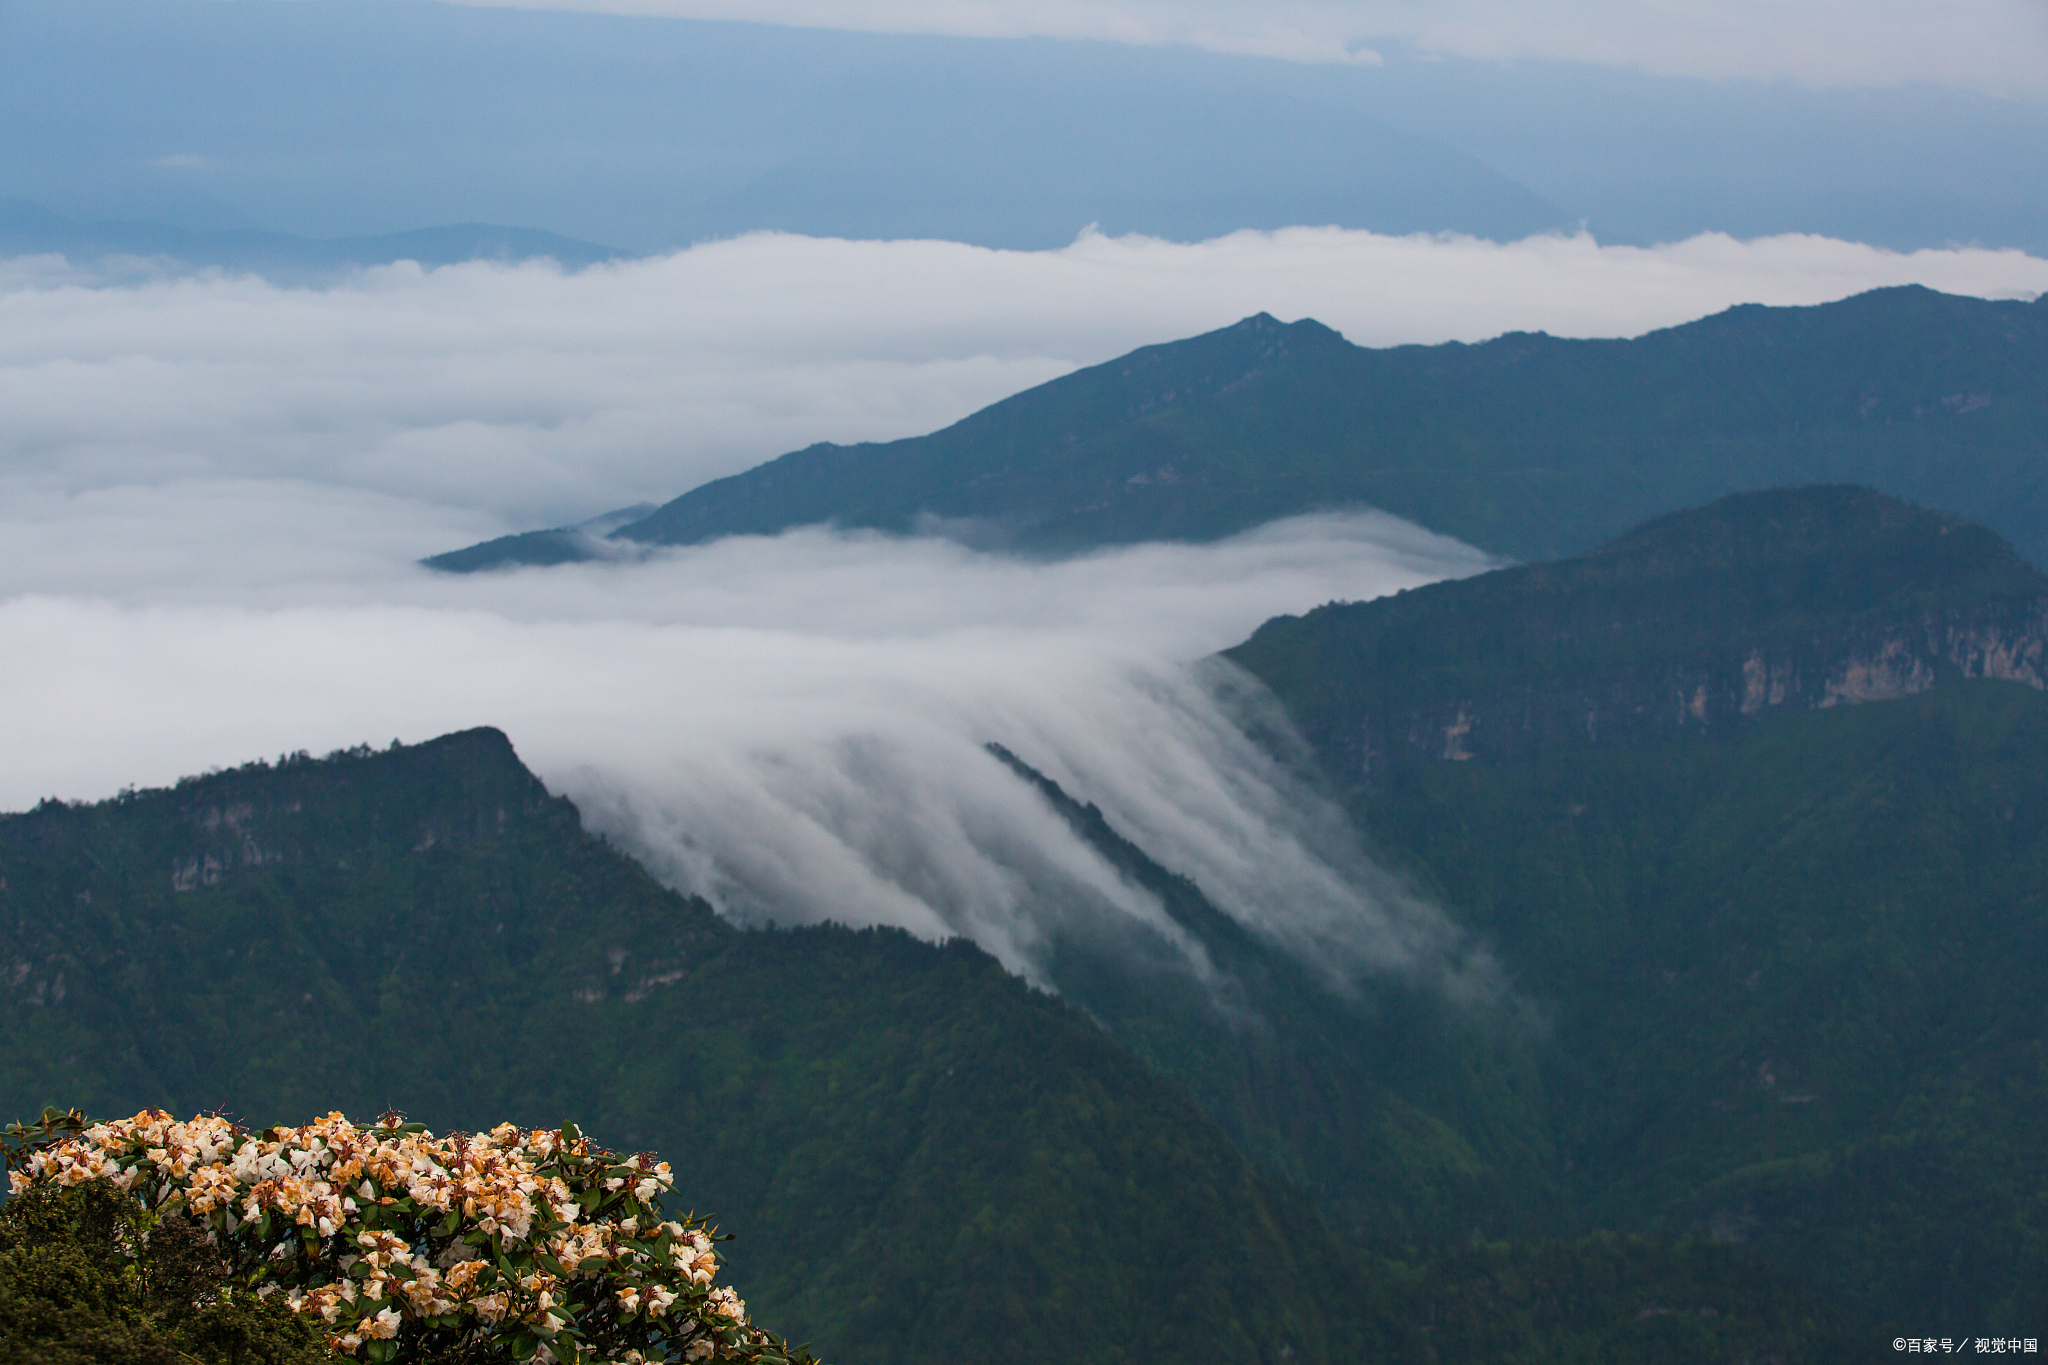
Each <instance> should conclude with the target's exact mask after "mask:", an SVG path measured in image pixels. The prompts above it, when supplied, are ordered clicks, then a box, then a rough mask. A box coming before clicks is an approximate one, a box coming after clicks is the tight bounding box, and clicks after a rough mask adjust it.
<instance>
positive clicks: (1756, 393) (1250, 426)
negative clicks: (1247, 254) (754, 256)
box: [427, 286, 2048, 570]
mask: <svg viewBox="0 0 2048 1365" xmlns="http://www.w3.org/2000/svg"><path fill="white" fill-rule="evenodd" d="M2044 422H2048V301H2044V300H2036V301H2035V302H2033V303H2031V304H2029V303H2020V302H2010V301H2008V302H1991V301H1986V300H1983V299H1972V298H1962V297H1957V296H1952V295H1944V294H1939V293H1936V292H1934V291H1932V290H1928V289H1923V288H1919V287H1917V286H1910V287H1901V288H1894V289H1880V290H1874V291H1871V292H1869V293H1866V294H1862V295H1858V296H1856V297H1854V298H1850V299H1845V300H1843V301H1841V302H1839V303H1832V304H1826V305H1821V306H1817V307H1809V308H1765V307H1761V306H1757V305H1747V306H1743V307H1737V308H1732V309H1729V310H1728V311H1726V312H1723V313H1719V314H1716V315H1714V316H1713V317H1709V318H1705V319H1702V320H1700V321H1698V322H1693V323H1688V324H1686V325H1684V326H1680V327H1673V328H1667V329H1664V330H1662V331H1657V332H1652V333H1649V334H1647V335H1645V336H1642V337H1638V338H1635V339H1633V340H1613V341H1582V340H1565V339H1560V338H1555V337H1550V336H1546V335H1544V334H1542V333H1534V334H1531V333H1512V334H1509V335H1507V336H1503V337H1499V338H1497V339H1495V340H1493V341H1489V342H1486V343H1484V344H1481V345H1476V346H1468V345H1463V344H1460V343H1451V344H1447V345H1442V346H1429V347H1424V346H1401V347H1392V348H1387V349H1377V350H1376V349H1367V348H1362V347H1358V346H1353V345H1351V344H1350V343H1349V342H1347V341H1345V340H1344V339H1343V338H1342V337H1341V336H1339V335H1338V334H1337V333H1335V332H1333V331H1331V330H1330V329H1328V328H1326V327H1323V326H1321V325H1320V324H1318V323H1316V322H1314V321H1312V320H1306V319H1305V320H1303V321H1300V322H1295V323H1291V324H1283V323H1281V322H1279V321H1277V320H1275V319H1273V318H1271V317H1268V316H1266V315H1263V314H1261V315H1259V316H1257V317H1253V318H1248V319H1246V320H1245V321H1243V322H1241V323H1238V324H1237V325H1236V326H1234V327H1230V328H1226V329H1223V330H1222V331H1218V332H1212V333H1209V334H1207V335H1205V336H1200V337H1194V338H1190V339H1188V340H1186V341H1179V342H1172V343H1168V344H1164V345H1159V346H1150V347H1146V348H1144V349H1142V350H1139V351H1135V352H1132V353H1131V354H1130V355H1127V356H1124V357H1122V358H1120V359H1118V360H1113V361H1110V362H1108V363H1107V364H1103V365H1098V366H1094V367H1092V368H1089V369H1086V370H1082V371H1079V372H1078V373H1075V374H1071V375H1067V376H1065V377H1063V378H1060V379H1056V380H1054V381H1052V382H1051V383H1048V384H1044V385H1040V386H1039V387H1037V388H1035V389H1031V390H1029V391H1027V392H1025V393H1021V394H1018V395H1016V396H1014V397H1012V398H1009V399H1006V400H1004V401H1003V402H1000V403H997V404H994V405H992V406H990V407H988V408H985V409H983V410H982V411H980V412H978V413H975V414H974V415H972V416H970V417H968V418H966V419H964V420H962V421H960V422H958V423H956V424H954V425H953V426H950V427H948V428H946V429H944V430H943V431H939V432H935V433H933V434H931V435H929V436H921V437H915V438H911V439H907V440H901V441H892V442H888V443H883V444H863V445H857V446H836V445H830V444H819V445H815V446H812V447H809V448H807V449H805V450H801V451H797V452H794V453H792V454H789V455H785V456H783V457H782V458H781V459H778V460H774V461H771V462H769V463H767V464H764V465H761V466H758V467H757V468H755V469H753V470H750V471H748V472H746V473H744V474H739V475H734V476H732V477H730V478H726V479H720V480H717V481H715V482H712V483H709V484H706V485H704V486H703V487H701V488H697V489H694V490H692V491H690V492H688V493H685V494H684V495H683V496H681V497H679V498H676V499H675V500H674V501H672V502H669V503H668V504H666V505H664V506H662V507H661V508H660V509H658V510H657V511H655V512H653V513H652V514H650V515H648V516H646V517H644V518H641V519H639V520H636V521H629V522H627V523H626V524H624V525H622V526H620V527H618V528H617V529H616V530H613V531H611V532H610V533H609V536H608V538H607V539H605V540H598V539H596V538H595V537H593V536H591V535H589V534H587V533H584V532H581V531H576V530H565V531H547V532H533V533H529V534H526V535H522V536H511V537H506V538H503V539H500V540H494V541H489V542H486V543H484V544H482V545H478V546H473V547H471V548H469V549H465V550H461V551H455V552H451V553H448V554H444V555H440V556H437V557H435V558H433V559H431V560H429V561H427V562H428V563H429V564H432V565H434V566H435V567H438V568H443V569H450V570H475V569H482V568H490V567H493V566H497V565H503V564H517V563H554V562H561V561H562V560H565V559H575V558H586V557H593V556H596V555H600V554H605V553H618V552H623V551H630V550H631V549H632V547H633V546H635V545H685V544H693V543H699V542H702V541H706V540H711V539H715V538H717V537H720V536H727V535H738V534H773V533H775V532H777V531H781V530H784V529H786V528H789V527H792V526H802V525H806V524H811V523H818V522H831V523H834V524H836V525H840V526H845V527H867V528H875V529H879V530H884V531H892V532H909V531H913V530H918V529H934V528H936V529H949V530H950V531H951V532H952V533H954V534H960V535H963V536H966V537H969V538H977V539H980V540H984V541H987V542H989V543H994V544H1000V545H1005V546H1010V547H1014V548H1018V549H1023V550H1027V551H1040V552H1047V551H1049V552H1070V551H1076V550H1083V549H1087V548H1090V547H1093V546H1099V545H1108V544H1120V543H1129V542H1133V541H1142V540H1155V539H1185V540H1206V539H1213V538H1215V537H1219V536H1224V535H1229V534H1231V533H1233V532H1237V531H1242V530H1245V529H1247V528H1249V527H1251V526H1255V525H1257V524H1259V523H1261V522H1264V521H1268V520H1272V519H1274V518H1278V517H1284V516H1288V515H1292V514H1296V513H1301V512H1307V511H1312V510H1315V509H1317V508H1327V507H1340V506H1347V505H1357V504H1364V505H1368V506H1371V507H1375V508H1379V509H1381V510H1383V511H1388V512H1392V513H1394V514H1395V515H1397V516H1401V517H1405V518H1408V519H1410V520H1412V521H1415V522H1418V523H1420V524H1421V525H1423V526H1425V527H1428V528H1429V529H1430V530H1433V531H1437V532H1440V533H1443V534H1447V535H1452V536H1456V537H1458V538H1459V539H1462V540H1464V541H1467V542H1468V543H1470V544H1473V545H1476V546H1478V547H1480V548H1481V549H1484V550H1487V551H1490V552H1493V553H1497V554H1502V555H1508V556H1512V557H1515V558H1542V557H1548V556H1554V555H1557V554H1560V553H1569V552H1574V551H1578V550H1582V549H1585V548H1588V547H1590V546H1592V545H1594V544H1597V543H1598V542H1600V541H1601V540H1604V539H1606V538H1607V537H1609V536H1612V535H1614V534H1616V533H1618V532H1619V531H1621V530H1622V529H1624V528H1625V527H1627V526H1628V525H1630V524H1631V523H1633V522H1635V521H1638V520H1640V519H1642V518H1644V517H1647V516H1653V515H1655V514H1657V513H1660V512H1665V511H1670V510H1673V509H1676V508H1679V507H1683V506H1686V505H1689V504H1692V503H1697V502H1699V501H1702V500H1704V499H1707V498H1711V497H1714V496H1717V495H1719V494H1722V493H1726V492H1730V491H1733V490H1737V489H1743V488H1762V487H1769V486H1772V485H1779V484H1787V483H1805V482H1820V481H1837V480H1853V481H1857V482H1863V483H1868V484H1871V485H1873V486H1876V487H1879V488H1883V489H1885V490H1887V491H1890V492H1893V493H1896V494H1899V495H1901V496H1906V497H1913V498H1917V499H1920V500H1922V501H1925V502H1927V503H1929V504H1932V505H1935V506H1940V507H1943V508H1946V509H1949V510H1952V511H1955V512H1959V513H1961V514H1963V515H1967V516H1972V517H1976V518H1980V519H1982V520H1983V521H1984V522H1985V523H1986V524H1987V525H1990V526H1992V527H1993V528H1994V529H1997V530H1999V531H2001V532H2002V533H2004V534H2006V535H2007V536H2009V537H2010V538H2011V539H2012V540H2013V542H2014V543H2015V544H2016V545H2017V546H2018V547H2019V548H2020V550H2021V552H2022V553H2023V554H2026V555H2028V556H2030V557H2032V558H2033V559H2034V560H2035V562H2036V563H2048V529H2044V528H2048V479H2044V477H2043V475H2042V469H2043V467H2044V465H2043V462H2044V459H2048V438H2044V436H2043V432H2044V429H2048V425H2044Z"/></svg>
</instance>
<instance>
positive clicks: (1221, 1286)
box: [0, 731, 1372, 1362]
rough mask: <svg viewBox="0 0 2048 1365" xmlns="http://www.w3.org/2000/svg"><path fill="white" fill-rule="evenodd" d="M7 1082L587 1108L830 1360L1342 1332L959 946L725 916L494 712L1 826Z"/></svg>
mask: <svg viewBox="0 0 2048 1365" xmlns="http://www.w3.org/2000/svg"><path fill="white" fill-rule="evenodd" d="M0 960H4V962H5V964H6V967H5V972H6V974H5V977H4V978H0V981H4V987H0V1035H4V1037H5V1040H6V1047H5V1048H4V1050H0V1104H4V1106H5V1108H6V1110H7V1111H8V1112H11V1113H15V1114H22V1113H27V1112H32V1111H34V1110H36V1109H38V1108H40V1106H41V1105H42V1104H44V1103H46V1102H60V1103H64V1104H75V1105H80V1106H83V1107H85V1108H87V1109H88V1110H89V1111H91V1112H93V1113H96V1114H113V1113H116V1112H122V1113H126V1112H133V1111H134V1110H135V1109H137V1108H140V1107H142V1106H144V1105H160V1106H163V1107H167V1108H170V1109H173V1110H177V1111H182V1112H191V1111H194V1110H196V1109H198V1108H200V1107H202V1106H205V1107H215V1106H221V1107H225V1108H227V1109H228V1110H231V1111H233V1112H236V1113H239V1114H241V1115H243V1116H245V1117H246V1118H247V1119H249V1120H250V1121H253V1122H256V1123H259V1124H261V1123H270V1122H274V1121H281V1120H284V1119H292V1120H294V1121H303V1120H304V1119H305V1118H307V1117H309V1116H311V1115H313V1114H315V1113H324V1112H326V1111H327V1110H328V1109H329V1108H337V1107H338V1108H342V1109H345V1110H347V1111H349V1112H351V1113H353V1114H358V1115H374V1114H375V1113H377V1112H378V1111H380V1110H383V1109H385V1108H388V1107H396V1108H400V1109H404V1110H406V1111H408V1112H409V1113H411V1114H412V1115H413V1116H414V1117H416V1118H419V1119H421V1120H424V1121H426V1122H428V1123H429V1124H430V1125H432V1126H434V1127H436V1128H449V1127H456V1126H467V1127H476V1126H479V1125H485V1124H489V1123H493V1122H497V1121H501V1120H503V1119H506V1118H511V1119H513V1120H515V1121H519V1122H523V1123H536V1124H537V1123H558V1122H560V1121H562V1120H563V1119H564V1118H578V1119H580V1120H581V1121H582V1122H584V1123H585V1124H586V1126H587V1127H588V1128H589V1129H590V1130H591V1131H592V1132H593V1134H594V1135H596V1136H599V1137H600V1138H601V1139H603V1140H606V1141H609V1142H611V1143H613V1144H615V1145H618V1146H621V1147H624V1148H626V1149H628V1150H632V1149H636V1148H640V1147H650V1148H654V1149H656V1150H658V1151H660V1152H661V1153H662V1155H663V1156H664V1157H666V1158H667V1159H669V1160H670V1161H672V1162H673V1163H674V1164H675V1167H676V1170H677V1172H678V1182H677V1184H678V1189H679V1191H682V1192H683V1193H682V1197H683V1198H685V1199H687V1200H690V1201H693V1202H694V1203H695V1204H696V1205H697V1207H698V1209H699V1210H700V1211H709V1212H714V1213H716V1214H717V1215H719V1216H720V1217H722V1218H723V1219H725V1220H726V1221H727V1222H728V1223H729V1224H730V1225H731V1226H732V1227H733V1228H735V1229H736V1230H741V1231H743V1232H744V1234H745V1235H744V1237H743V1238H742V1240H740V1241H739V1242H736V1243H734V1244H733V1246H732V1248H731V1251H732V1253H733V1254H732V1257H731V1261H732V1266H733V1274H734V1279H735V1283H737V1284H739V1285H741V1286H742V1287H743V1291H744V1292H745V1293H746V1295H747V1296H748V1298H749V1300H750V1301H751V1302H753V1303H754V1304H755V1305H756V1308H757V1310H758V1311H759V1312H760V1313H761V1314H762V1316H763V1317H764V1318H767V1317H769V1316H770V1315H771V1313H772V1315H773V1320H775V1321H777V1322H779V1323H786V1324H788V1325H789V1329H790V1331H791V1332H792V1333H793V1334H795V1335H796V1336H798V1337H803V1336H809V1337H812V1338H814V1339H815V1340H816V1341H817V1343H818V1344H819V1346H820V1348H821V1349H824V1350H826V1351H828V1352H829V1354H830V1356H831V1357H832V1358H834V1359H837V1360H844V1361H876V1362H879V1361H884V1360H887V1361H906V1360H949V1359H960V1358H973V1359H981V1360H1014V1361H1020V1362H1021V1361H1036V1360H1044V1359H1050V1358H1063V1359H1080V1360H1123V1359H1131V1358H1136V1356H1137V1354H1139V1353H1140V1351H1141V1347H1142V1346H1143V1345H1145V1344H1148V1343H1149V1344H1150V1346H1151V1347H1152V1348H1154V1349H1157V1350H1160V1351H1164V1352H1165V1353H1166V1354H1167V1355H1168V1356H1169V1357H1171V1358H1186V1359H1194V1358H1203V1359H1218V1360H1244V1361H1255V1360H1273V1359H1277V1358H1279V1357H1278V1355H1277V1353H1278V1352H1280V1351H1281V1350H1282V1349H1283V1348H1285V1349H1286V1350H1289V1351H1292V1352H1293V1353H1294V1354H1295V1356H1296V1357H1297V1358H1303V1359H1314V1360H1344V1359H1353V1358H1356V1355H1357V1352H1358V1351H1359V1350H1361V1349H1364V1348H1365V1347H1366V1345H1368V1344H1369V1343H1368V1342H1367V1341H1366V1340H1365V1339H1364V1338H1363V1337H1362V1336H1361V1333H1364V1332H1366V1331H1367V1330H1368V1326H1369V1324H1370V1320H1371V1316H1372V1305H1371V1303H1370V1301H1369V1299H1368V1297H1367V1295H1366V1294H1365V1292H1364V1291H1363V1289H1362V1288H1361V1286H1360V1283H1359V1281H1358V1280H1357V1278H1356V1277H1357V1266H1356V1263H1355V1262H1354V1261H1353V1260H1351V1259H1350V1258H1349V1257H1348V1256H1347V1255H1346V1254H1344V1253H1341V1252H1340V1251H1339V1250H1338V1248H1337V1246H1336V1244H1335V1243H1334V1242H1333V1240H1332V1239H1331V1237H1330V1234H1329V1233H1328V1232H1327V1231H1325V1230H1324V1228H1323V1226H1322V1224H1321V1221H1320V1220H1319V1219H1318V1218H1317V1217H1316V1215H1315V1214H1314V1213H1313V1212H1312V1211H1311V1210H1310V1209H1309V1208H1308V1206H1307V1204H1306V1203H1305V1201H1303V1200H1301V1199H1300V1198H1299V1197H1298V1196H1295V1195H1292V1194H1290V1193H1288V1192H1287V1191H1285V1190H1282V1189H1280V1188H1278V1187H1276V1186H1273V1185H1271V1184H1270V1183H1269V1182H1266V1181H1263V1180H1261V1179H1260V1178H1259V1177H1257V1176H1256V1175H1254V1174H1253V1172H1252V1171H1251V1169H1250V1168H1249V1166H1248V1165H1247V1164H1246V1162H1245V1161H1244V1160H1243V1158H1242V1157H1240V1156H1239V1155H1238V1153H1237V1152H1236V1150H1235V1149H1234V1148H1232V1147H1231V1145H1230V1144H1229V1143H1228V1142H1227V1141H1226V1140H1225V1139H1224V1138H1223V1137H1222V1135H1221V1134H1220V1133H1218V1132H1217V1131H1216V1130H1215V1129H1214V1127H1213V1126H1211V1125H1209V1124H1207V1123H1206V1122H1204V1121H1203V1120H1202V1118H1201V1116H1200V1114H1199V1113H1198V1112H1197V1111H1196V1110H1195V1109H1194V1108H1193V1106H1192V1105H1190V1104H1189V1103H1188V1102H1186V1101H1185V1100H1183V1099H1182V1098H1181V1097H1180V1096H1179V1095H1178V1094H1177V1093H1176V1092H1174V1091H1173V1090H1172V1089H1171V1088H1169V1087H1168V1086H1167V1085H1165V1084H1164V1083H1162V1082H1160V1081H1158V1080H1156V1079H1154V1078H1153V1077H1152V1076H1151V1075H1150V1074H1149V1073H1148V1072H1147V1071H1146V1070H1145V1069H1144V1068H1143V1067H1141V1066H1140V1065H1138V1064H1137V1063H1136V1062H1134V1061H1132V1060H1130V1059H1128V1058H1126V1057H1125V1056H1124V1055H1123V1054H1122V1053H1121V1052H1119V1051H1118V1049H1117V1048H1116V1047H1115V1045H1114V1044H1113V1043H1112V1042H1111V1041H1110V1040H1109V1039H1108V1038H1106V1037H1105V1036H1103V1035H1102V1033H1101V1032H1100V1031H1099V1030H1097V1029H1096V1028H1095V1027H1094V1026H1093V1025H1092V1024H1090V1023H1089V1022H1088V1021H1087V1020H1086V1019H1085V1018H1083V1017H1082V1016H1080V1015H1078V1014H1076V1013H1074V1012H1073V1011H1071V1010H1069V1009H1068V1008H1066V1007H1065V1006H1064V1005H1062V1004H1061V1003H1060V1002H1058V1001H1057V1000H1054V999H1052V998H1050V997H1047V996H1044V995H1041V994H1038V993H1036V992H1033V991H1032V990H1030V989H1029V988H1027V987H1026V986H1025V985H1023V983H1021V982H1019V981H1017V980H1016V979H1014V978H1012V977H1010V976H1009V975H1007V974H1006V973H1005V972H1004V971H1003V970H1002V969H1001V968H1000V967H999V966H998V965H997V964H996V963H995V962H994V960H993V959H990V958H989V957H987V956H986V955H984V954H983V953H981V952H980V951H979V950H977V949H975V948H973V947H972V946H970V945H968V944H965V943H955V944H952V945H949V946H947V947H943V948H938V947H932V946H930V945H927V944H923V943H918V942H915V941H913V940H911V939H909V938H908V937H906V936H904V935H902V934H900V933H894V932H865V933H855V932H851V931H848V930H843V929H807V930H798V931H792V932H770V933H751V934H742V933H738V932H736V931H734V930H732V929H730V928H729V927H727V926H726V925H725V924H724V923H723V922H721V921H720V920H718V919H717V917H716V916H715V915H713V913H712V912H711V910H710V909H709V907H707V906H705V905H704V904H703V903H702V902H696V901H688V900H685V899H683V898H682V897H679V896H677V895H675V894H673V893H671V892H669V891H666V890H664V889H663V888H661V887H660V886H658V885H656V884H655V883H654V882H653V880H652V879H651V878H649V877H648V876H647V875H646V874H645V873H644V872H643V871H642V870H641V869H640V868H639V866H638V865H637V864H634V863H633V862H631V861H630V860H628V859H626V858H625V857H623V856H622V855H620V854H619V853H617V852H615V851H614V850H612V849H610V848H609V847H606V846H605V845H604V844H602V843H601V842H600V841H598V840H597V839H595V838H593V837H591V836H589V835H586V834H585V833H584V832H583V831H582V829H581V828H580V826H579V825H578V822H577V817H576V812H575V811H574V809H573V808H572V807H571V806H570V805H569V804H568V803H567V802H566V801H562V800H558V799H553V798H550V797H549V796H548V795H547V793H546V792H545V790H544V789H543V788H542V787H541V785H540V783H539V782H538V781H536V780H535V779H534V778H533V777H532V775H531V774H529V773H527V772H526V771H525V769H524V768H523V767H522V766H521V765H520V764H519V763H518V761H517V759H516V758H515V757H514V755H513V753H512V750H511V747H510V745H509V744H508V743H507V742H506V741H505V739H504V737H503V736H502V735H500V734H498V733H497V732H495V731H470V732H467V733H465V734H460V735H454V736H450V737H448V738H446V739H442V740H437V741H434V742H432V743H429V744H424V745H419V746H415V747H412V748H406V749H400V750H394V751H387V752H383V753H376V754H370V753H366V752H363V753H357V754H353V755H339V756H336V757H333V758H330V759H328V760H325V761H314V760H309V759H304V758H298V759H290V760H287V761H285V762H283V763H282V764H280V765H278V766H275V767H263V766H253V767H246V768H242V769H237V770H235V771H231V772H227V773H222V774H219V775H216V776H212V777H207V778H202V779H196V780H191V781H188V782H185V783H182V784H180V785H179V786H178V787H176V788H173V789H170V790H166V791H153V792H142V793H136V794H132V795H128V796H125V797H123V798H121V799H118V800H115V801H110V802H104V803H101V804H99V805H96V806H65V805H61V804H55V803H46V804H45V805H43V806H41V807H38V808H37V809H36V810H34V811H31V812H29V813H27V814H23V815H18V816H11V817H7V818H5V819H4V820H0Z"/></svg>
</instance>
